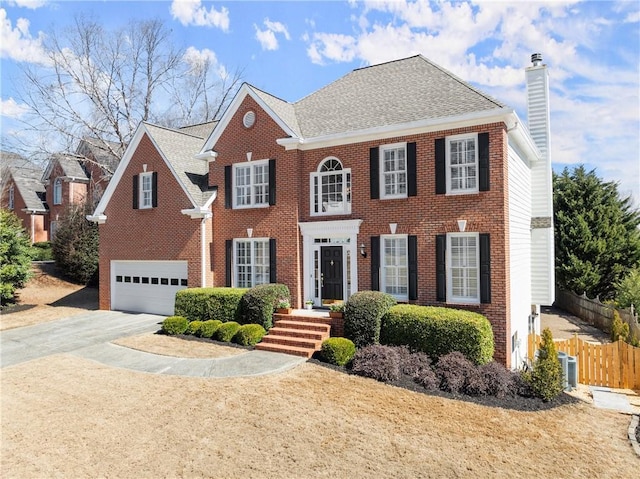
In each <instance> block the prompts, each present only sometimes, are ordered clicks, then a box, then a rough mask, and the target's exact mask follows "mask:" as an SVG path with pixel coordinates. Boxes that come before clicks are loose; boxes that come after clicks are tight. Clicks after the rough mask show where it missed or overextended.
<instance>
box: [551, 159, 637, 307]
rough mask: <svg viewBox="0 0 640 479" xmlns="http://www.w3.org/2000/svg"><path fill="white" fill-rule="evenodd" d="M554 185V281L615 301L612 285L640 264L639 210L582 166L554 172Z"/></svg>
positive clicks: (562, 285) (614, 185)
mask: <svg viewBox="0 0 640 479" xmlns="http://www.w3.org/2000/svg"><path fill="white" fill-rule="evenodd" d="M553 188H554V195H553V207H554V214H555V218H554V222H555V250H556V282H557V284H558V285H559V286H560V287H561V288H562V289H565V290H569V291H574V292H576V293H578V294H581V293H583V292H584V293H586V294H587V296H589V297H591V298H594V297H596V296H599V297H600V299H601V300H608V299H614V298H615V295H616V284H618V283H619V282H620V281H621V280H622V279H623V278H624V277H625V276H627V275H628V274H629V272H630V271H631V270H632V269H633V268H634V267H635V266H637V265H639V264H640V230H639V229H638V225H640V211H638V210H635V209H633V208H632V207H631V198H624V199H623V198H620V195H619V194H618V188H617V185H616V183H613V182H604V181H602V180H601V179H600V178H598V177H597V176H596V174H595V170H592V171H589V172H586V171H585V168H584V166H579V167H576V168H575V169H574V170H573V171H572V172H569V170H568V169H567V168H565V169H564V171H563V172H562V174H561V175H555V174H554V177H553Z"/></svg>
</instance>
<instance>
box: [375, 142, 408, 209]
mask: <svg viewBox="0 0 640 479" xmlns="http://www.w3.org/2000/svg"><path fill="white" fill-rule="evenodd" d="M380 191H381V195H380V196H381V198H406V197H407V144H406V143H396V144H393V145H384V146H381V147H380Z"/></svg>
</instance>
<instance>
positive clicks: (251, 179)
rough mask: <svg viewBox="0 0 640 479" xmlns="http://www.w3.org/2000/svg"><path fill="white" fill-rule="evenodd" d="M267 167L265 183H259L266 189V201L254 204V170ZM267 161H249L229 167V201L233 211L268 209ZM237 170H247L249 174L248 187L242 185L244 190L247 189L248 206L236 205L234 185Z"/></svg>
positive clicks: (235, 188)
mask: <svg viewBox="0 0 640 479" xmlns="http://www.w3.org/2000/svg"><path fill="white" fill-rule="evenodd" d="M264 166H266V167H267V182H266V183H261V184H262V185H265V188H266V201H263V202H261V203H256V202H255V201H256V195H255V191H254V187H255V183H254V170H255V169H256V168H258V167H264ZM269 166H270V165H269V159H264V160H258V161H251V162H245V163H233V164H232V165H231V195H232V196H231V199H232V206H233V209H234V210H242V209H248V208H268V207H269V188H270V184H269V176H270V173H269ZM238 168H249V171H250V174H249V185H243V187H244V188H249V195H250V200H251V203H250V204H248V205H239V204H238V196H237V185H236V178H237V177H236V171H237V169H238Z"/></svg>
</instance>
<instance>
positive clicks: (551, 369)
mask: <svg viewBox="0 0 640 479" xmlns="http://www.w3.org/2000/svg"><path fill="white" fill-rule="evenodd" d="M525 378H526V379H528V380H529V381H530V383H531V389H532V390H533V394H534V395H536V396H538V397H540V398H542V400H543V401H545V402H546V401H551V400H552V399H554V398H556V397H557V396H558V395H559V394H560V393H561V392H562V389H563V384H562V366H561V365H560V360H559V359H558V352H557V350H556V345H555V343H554V342H553V336H552V335H551V330H550V329H549V328H545V329H544V331H542V341H541V343H540V350H539V351H538V357H537V358H536V360H535V361H534V363H533V371H531V374H530V375H527V376H525Z"/></svg>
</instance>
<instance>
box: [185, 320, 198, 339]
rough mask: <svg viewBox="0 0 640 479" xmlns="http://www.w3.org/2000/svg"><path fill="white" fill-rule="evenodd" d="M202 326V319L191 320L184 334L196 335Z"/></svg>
mask: <svg viewBox="0 0 640 479" xmlns="http://www.w3.org/2000/svg"><path fill="white" fill-rule="evenodd" d="M200 326H202V321H191V322H190V323H189V325H188V326H187V330H186V331H185V332H184V334H191V335H194V336H195V335H196V334H198V331H199V330H200Z"/></svg>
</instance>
